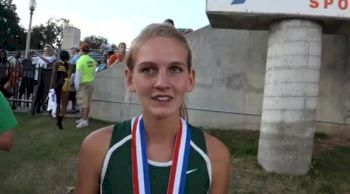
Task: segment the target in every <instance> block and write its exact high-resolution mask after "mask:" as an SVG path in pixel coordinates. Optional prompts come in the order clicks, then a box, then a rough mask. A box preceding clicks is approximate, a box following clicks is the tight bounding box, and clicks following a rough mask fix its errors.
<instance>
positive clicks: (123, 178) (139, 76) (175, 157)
mask: <svg viewBox="0 0 350 194" xmlns="http://www.w3.org/2000/svg"><path fill="white" fill-rule="evenodd" d="M125 76H126V81H127V86H128V90H129V91H130V92H135V93H136V94H137V96H138V98H139V101H140V103H141V105H142V107H143V112H142V115H141V116H138V117H134V118H133V119H132V120H131V121H125V122H122V123H119V124H117V125H115V126H110V127H106V128H103V129H100V130H97V131H95V132H93V133H91V134H90V135H89V136H88V137H86V139H85V140H84V142H83V144H82V147H81V152H80V156H79V162H78V180H77V187H76V189H77V193H78V194H97V193H100V194H112V193H113V194H119V193H120V194H132V193H134V194H139V193H140V194H143V193H153V194H163V193H164V194H165V193H168V194H178V193H187V194H207V193H210V194H224V193H227V189H228V185H229V179H230V171H231V170H230V167H231V162H230V154H229V152H228V149H227V148H226V147H225V146H224V144H222V143H221V142H220V141H219V140H217V139H216V138H214V137H213V136H211V135H209V134H206V133H204V132H202V131H200V130H199V129H197V128H196V127H194V126H191V125H189V124H188V123H187V122H186V121H185V120H184V119H183V118H181V114H180V112H182V111H181V110H180V109H181V107H182V104H183V102H184V97H185V94H186V93H188V92H190V91H192V90H193V88H194V85H195V72H194V70H193V68H192V66H191V51H190V48H189V46H188V44H187V42H186V39H185V38H184V36H183V35H182V34H181V33H179V32H177V31H176V29H175V28H173V27H171V26H169V25H164V24H151V25H149V26H148V27H146V28H145V29H144V30H143V31H142V32H141V34H140V35H139V36H138V37H137V38H136V39H135V40H134V42H133V44H132V46H131V48H130V50H129V54H128V57H127V67H126V69H125Z"/></svg>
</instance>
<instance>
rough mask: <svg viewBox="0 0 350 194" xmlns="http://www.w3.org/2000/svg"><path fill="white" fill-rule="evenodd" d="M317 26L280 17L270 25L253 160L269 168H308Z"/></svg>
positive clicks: (298, 170)
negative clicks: (278, 20) (256, 149)
mask: <svg viewBox="0 0 350 194" xmlns="http://www.w3.org/2000/svg"><path fill="white" fill-rule="evenodd" d="M321 52H322V27H321V26H320V25H318V24H316V23H314V22H311V21H306V20H285V21H281V22H277V23H274V24H273V25H272V26H271V27H270V36H269V42H268V54H267V63H266V74H265V87H264V99H263V110H262V118H261V129H260V140H259V151H258V161H259V163H260V164H261V165H262V167H263V168H264V169H265V170H267V171H269V172H277V173H286V174H305V173H306V172H307V171H308V170H309V166H310V162H311V157H312V149H313V137H314V131H315V127H314V122H315V117H316V108H317V100H318V95H319V89H318V88H319V77H320V66H321Z"/></svg>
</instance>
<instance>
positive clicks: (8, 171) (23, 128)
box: [0, 113, 108, 194]
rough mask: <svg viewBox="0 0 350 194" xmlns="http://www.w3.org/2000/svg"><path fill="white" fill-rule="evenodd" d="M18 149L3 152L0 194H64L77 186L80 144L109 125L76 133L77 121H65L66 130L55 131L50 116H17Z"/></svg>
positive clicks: (95, 123) (0, 154)
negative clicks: (87, 136)
mask: <svg viewBox="0 0 350 194" xmlns="http://www.w3.org/2000/svg"><path fill="white" fill-rule="evenodd" d="M16 117H17V120H18V123H19V125H18V127H17V128H16V129H15V147H14V148H13V149H12V150H11V151H10V152H8V153H6V152H1V151H0V188H1V189H0V193H9V194H22V193H23V194H24V193H26V194H30V193H33V194H37V193H50V194H63V193H64V192H65V188H66V187H67V186H74V184H75V179H76V162H77V157H78V153H79V149H80V144H81V142H82V140H83V139H84V137H86V135H87V134H89V133H90V132H91V131H92V130H94V129H98V128H100V127H102V126H106V125H108V124H107V123H104V122H100V121H92V122H91V126H90V127H89V128H87V129H79V130H78V129H75V122H74V119H65V120H64V127H65V130H62V131H61V130H58V129H55V121H54V120H53V119H50V118H49V117H47V116H37V115H36V116H35V117H33V116H31V115H29V114H24V113H21V114H19V113H18V114H16Z"/></svg>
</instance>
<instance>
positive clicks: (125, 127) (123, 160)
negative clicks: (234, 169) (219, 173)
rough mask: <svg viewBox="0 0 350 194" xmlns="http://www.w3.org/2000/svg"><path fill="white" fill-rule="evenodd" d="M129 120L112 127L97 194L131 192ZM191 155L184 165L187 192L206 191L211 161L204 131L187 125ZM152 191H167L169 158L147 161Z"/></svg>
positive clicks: (202, 193) (201, 193)
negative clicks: (160, 161)
mask: <svg viewBox="0 0 350 194" xmlns="http://www.w3.org/2000/svg"><path fill="white" fill-rule="evenodd" d="M131 126H132V125H131V121H124V122H122V123H119V124H116V125H115V126H114V129H113V132H112V138H111V144H110V147H109V150H108V152H107V154H106V156H105V159H104V163H103V168H102V172H101V180H100V181H101V182H100V194H132V193H133V184H132V162H131ZM190 128H191V142H190V145H191V147H190V157H189V163H188V168H187V178H186V188H185V193H186V194H207V193H208V191H209V188H210V185H211V164H210V161H209V158H208V156H207V149H206V143H205V138H204V134H203V132H202V131H201V130H199V129H197V128H195V127H193V126H190ZM148 165H149V175H150V184H151V193H152V194H166V193H167V188H168V177H169V174H170V168H171V161H169V162H166V163H159V162H154V161H151V160H148Z"/></svg>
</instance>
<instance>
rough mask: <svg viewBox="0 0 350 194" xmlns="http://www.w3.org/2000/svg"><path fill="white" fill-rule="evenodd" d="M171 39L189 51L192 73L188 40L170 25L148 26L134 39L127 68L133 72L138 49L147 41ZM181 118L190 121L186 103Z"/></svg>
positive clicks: (189, 58)
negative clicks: (161, 38)
mask: <svg viewBox="0 0 350 194" xmlns="http://www.w3.org/2000/svg"><path fill="white" fill-rule="evenodd" d="M158 37H163V38H169V39H172V40H175V41H177V42H178V43H180V44H181V45H182V46H183V48H184V49H186V51H187V68H188V71H191V68H192V53H191V49H190V47H189V45H188V43H187V40H186V38H185V37H184V35H183V34H182V33H180V32H179V31H177V30H176V28H174V27H173V26H170V25H168V24H150V25H148V26H146V27H145V28H144V29H143V30H142V31H141V33H140V34H139V35H138V36H137V37H136V38H135V39H134V41H133V42H132V43H131V46H130V48H129V52H128V54H127V57H126V66H127V68H128V69H129V70H131V71H132V70H133V69H134V66H135V56H136V54H137V52H138V49H139V48H140V47H141V46H142V45H143V44H144V43H145V42H146V41H147V40H150V39H153V38H158ZM179 112H180V116H181V117H183V118H184V119H186V120H187V119H188V113H187V108H186V105H185V103H184V102H183V103H182V105H181V107H180V109H179Z"/></svg>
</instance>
